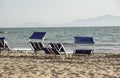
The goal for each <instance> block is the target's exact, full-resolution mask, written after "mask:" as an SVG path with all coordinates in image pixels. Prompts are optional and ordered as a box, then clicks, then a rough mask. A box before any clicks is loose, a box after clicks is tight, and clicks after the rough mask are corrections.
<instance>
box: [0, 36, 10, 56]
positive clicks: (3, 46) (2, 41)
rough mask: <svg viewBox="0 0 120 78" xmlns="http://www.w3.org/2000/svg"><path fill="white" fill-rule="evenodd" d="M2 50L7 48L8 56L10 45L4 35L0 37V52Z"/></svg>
mask: <svg viewBox="0 0 120 78" xmlns="http://www.w3.org/2000/svg"><path fill="white" fill-rule="evenodd" d="M2 50H7V51H8V54H7V55H8V56H9V51H10V47H9V46H8V44H7V42H6V40H5V37H0V54H1V51H2Z"/></svg>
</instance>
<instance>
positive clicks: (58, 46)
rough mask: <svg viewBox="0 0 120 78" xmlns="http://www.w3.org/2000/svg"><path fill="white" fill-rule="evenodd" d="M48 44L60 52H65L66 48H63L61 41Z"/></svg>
mask: <svg viewBox="0 0 120 78" xmlns="http://www.w3.org/2000/svg"><path fill="white" fill-rule="evenodd" d="M49 46H50V47H51V48H54V49H56V50H58V51H59V52H61V53H65V52H66V50H65V48H64V46H63V44H62V43H49Z"/></svg>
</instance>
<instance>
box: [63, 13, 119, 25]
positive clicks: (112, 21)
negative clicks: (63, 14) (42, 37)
mask: <svg viewBox="0 0 120 78" xmlns="http://www.w3.org/2000/svg"><path fill="white" fill-rule="evenodd" d="M64 25H65V26H120V16H112V15H105V16H99V17H94V18H89V19H80V20H76V21H72V22H69V23H66V24H64Z"/></svg>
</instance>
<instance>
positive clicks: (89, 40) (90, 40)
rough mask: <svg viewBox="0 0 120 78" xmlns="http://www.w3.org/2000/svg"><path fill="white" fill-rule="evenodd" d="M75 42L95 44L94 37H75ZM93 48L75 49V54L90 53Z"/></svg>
mask: <svg viewBox="0 0 120 78" xmlns="http://www.w3.org/2000/svg"><path fill="white" fill-rule="evenodd" d="M74 41H75V43H78V44H85V45H93V44H94V40H93V37H74ZM92 51H93V49H88V48H86V49H76V50H74V55H90V54H91V52H92Z"/></svg>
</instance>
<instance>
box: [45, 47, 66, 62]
mask: <svg viewBox="0 0 120 78" xmlns="http://www.w3.org/2000/svg"><path fill="white" fill-rule="evenodd" d="M43 50H44V52H45V57H46V56H53V57H54V59H56V57H57V56H59V58H61V57H62V59H63V60H64V58H65V55H62V54H61V53H60V52H59V51H58V50H56V49H55V48H43Z"/></svg>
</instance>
